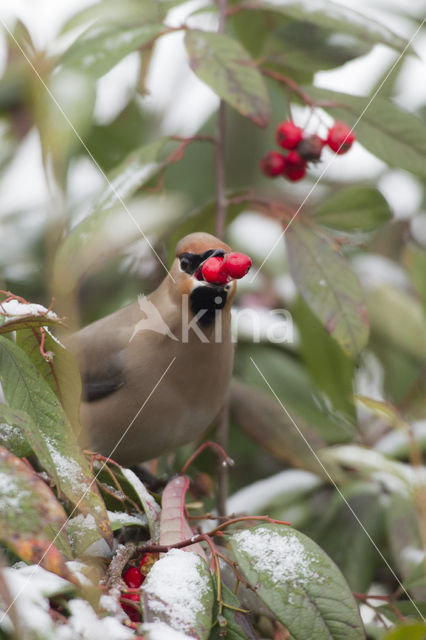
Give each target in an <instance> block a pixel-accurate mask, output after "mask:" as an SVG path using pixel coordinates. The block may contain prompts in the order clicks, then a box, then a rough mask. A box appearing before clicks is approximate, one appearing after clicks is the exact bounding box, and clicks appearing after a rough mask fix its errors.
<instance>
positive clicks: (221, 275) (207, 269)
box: [201, 256, 229, 284]
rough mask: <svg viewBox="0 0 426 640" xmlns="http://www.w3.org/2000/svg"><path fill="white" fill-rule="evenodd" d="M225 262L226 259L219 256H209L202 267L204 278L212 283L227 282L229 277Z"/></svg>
mask: <svg viewBox="0 0 426 640" xmlns="http://www.w3.org/2000/svg"><path fill="white" fill-rule="evenodd" d="M223 262H224V259H223V258H221V257H219V256H212V257H211V258H208V259H207V260H206V261H205V262H204V264H203V266H202V267H201V273H202V274H203V277H204V280H207V282H210V283H211V284H226V283H227V282H228V280H229V278H228V274H227V272H226V269H224V267H223Z"/></svg>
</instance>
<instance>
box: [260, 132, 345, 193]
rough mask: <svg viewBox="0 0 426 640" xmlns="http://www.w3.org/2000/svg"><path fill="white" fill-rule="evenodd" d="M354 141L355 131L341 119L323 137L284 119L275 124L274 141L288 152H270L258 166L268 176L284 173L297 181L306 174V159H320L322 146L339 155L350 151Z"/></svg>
mask: <svg viewBox="0 0 426 640" xmlns="http://www.w3.org/2000/svg"><path fill="white" fill-rule="evenodd" d="M354 140H355V136H354V134H353V133H352V131H351V130H350V128H349V127H348V126H347V125H346V124H345V123H344V122H337V121H336V122H335V123H334V124H333V126H332V127H331V128H330V129H329V130H328V135H327V138H326V139H323V138H320V137H319V136H318V135H317V134H316V133H313V134H310V135H306V134H305V132H304V130H303V129H302V128H301V127H297V126H296V125H295V124H294V123H293V122H291V120H286V121H285V122H281V124H280V125H278V128H277V132H276V141H277V144H278V145H279V146H280V147H282V148H283V149H287V150H288V151H289V153H288V154H287V155H286V156H284V155H282V154H281V153H278V151H270V152H269V153H268V154H267V155H266V156H265V157H264V158H263V160H262V162H261V163H260V167H261V169H262V172H263V173H264V174H265V175H266V176H268V177H269V178H276V177H277V176H284V177H285V178H287V179H288V180H291V181H292V182H296V181H297V180H301V179H302V178H304V177H305V175H306V169H307V166H308V162H318V161H319V160H320V159H321V153H322V150H323V147H324V146H325V145H328V146H329V147H330V149H332V150H333V151H335V152H336V153H338V154H340V155H341V154H343V153H346V152H347V151H349V149H350V148H351V146H352V144H353V142H354Z"/></svg>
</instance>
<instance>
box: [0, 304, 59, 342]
mask: <svg viewBox="0 0 426 640" xmlns="http://www.w3.org/2000/svg"><path fill="white" fill-rule="evenodd" d="M61 324H62V320H61V319H60V318H59V317H58V316H57V315H56V313H54V311H49V310H48V309H46V307H43V305H41V304H31V303H24V302H19V300H8V301H7V302H0V334H1V333H8V332H10V331H18V330H19V329H26V328H28V327H43V326H46V325H61Z"/></svg>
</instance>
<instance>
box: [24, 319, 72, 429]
mask: <svg viewBox="0 0 426 640" xmlns="http://www.w3.org/2000/svg"><path fill="white" fill-rule="evenodd" d="M40 342H41V334H39V333H37V332H34V331H19V333H18V334H17V336H16V344H17V345H18V346H19V347H21V349H22V350H23V351H25V353H26V354H27V356H28V357H29V359H30V360H31V362H32V363H33V365H34V366H35V367H36V369H37V371H39V373H41V375H42V376H43V378H44V379H45V380H46V382H47V384H48V385H49V387H50V388H51V389H52V391H53V392H54V393H55V394H56V396H57V397H58V399H59V401H60V403H61V405H62V407H63V409H64V411H65V413H66V415H67V417H68V420H69V421H70V423H71V425H72V427H73V429H74V431H75V433H77V434H78V433H80V431H81V423H80V398H81V377H80V371H79V369H78V365H77V362H76V360H75V358H74V356H73V355H72V353H71V352H70V351H68V349H66V348H65V347H64V346H63V345H62V344H61V343H60V342H59V340H57V339H56V338H55V337H54V336H53V335H52V334H51V333H50V331H49V330H48V329H47V328H46V327H44V349H45V351H46V353H48V354H49V356H50V358H51V359H50V361H49V362H47V361H46V360H45V359H44V358H43V357H42V355H41V353H40Z"/></svg>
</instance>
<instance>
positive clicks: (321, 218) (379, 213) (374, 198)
mask: <svg viewBox="0 0 426 640" xmlns="http://www.w3.org/2000/svg"><path fill="white" fill-rule="evenodd" d="M313 215H314V217H315V222H317V223H319V224H322V225H324V226H326V227H331V228H332V229H337V230H338V231H347V232H349V233H350V232H352V231H355V232H358V231H361V232H366V231H373V230H374V229H377V227H380V226H381V225H382V224H385V223H386V222H389V220H391V218H392V215H391V212H390V209H389V205H388V203H387V201H386V199H385V198H384V197H383V196H382V194H381V193H380V191H378V190H377V189H373V188H372V187H360V186H356V185H353V186H350V187H344V188H343V189H340V190H339V191H337V192H336V193H334V194H332V195H331V196H330V197H329V198H327V200H326V201H325V202H322V203H321V204H320V205H319V206H318V207H316V208H315V210H314V212H313Z"/></svg>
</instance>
